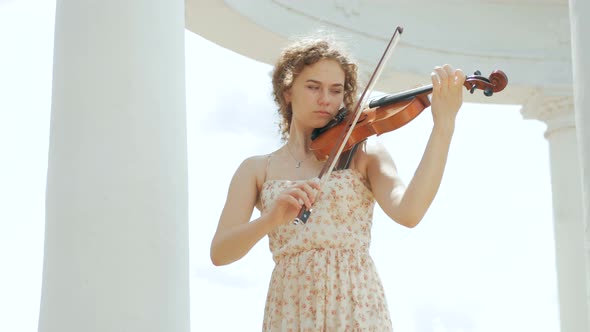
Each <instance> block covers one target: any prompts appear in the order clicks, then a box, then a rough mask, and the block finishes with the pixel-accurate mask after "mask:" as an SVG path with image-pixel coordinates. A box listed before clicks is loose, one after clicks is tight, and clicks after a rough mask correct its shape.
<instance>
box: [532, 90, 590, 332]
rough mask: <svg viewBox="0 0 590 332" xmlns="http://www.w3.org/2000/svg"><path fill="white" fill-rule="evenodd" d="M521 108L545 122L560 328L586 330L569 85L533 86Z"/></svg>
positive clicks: (580, 217) (583, 262) (579, 191)
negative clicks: (559, 86)
mask: <svg viewBox="0 0 590 332" xmlns="http://www.w3.org/2000/svg"><path fill="white" fill-rule="evenodd" d="M521 112H522V114H523V116H524V118H525V119H536V120H541V121H543V122H545V123H546V124H547V131H546V132H545V138H546V139H547V141H548V142H549V155H550V159H551V160H550V162H551V186H552V193H553V218H554V232H555V256H556V257H555V258H556V264H557V282H558V292H559V310H560V321H561V332H588V331H590V325H589V324H588V302H587V296H586V287H587V277H586V257H585V256H586V255H585V249H584V247H585V246H584V244H585V236H584V220H583V212H582V186H581V175H580V167H579V165H580V161H579V158H578V143H577V138H576V128H575V121H574V105H573V97H572V90H571V88H564V89H557V88H556V89H551V90H542V91H538V93H537V94H536V95H534V96H532V98H531V99H530V101H529V102H528V103H527V104H525V105H524V107H523V109H522V111H521Z"/></svg>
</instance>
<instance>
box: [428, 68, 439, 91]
mask: <svg viewBox="0 0 590 332" xmlns="http://www.w3.org/2000/svg"><path fill="white" fill-rule="evenodd" d="M430 79H431V80H432V90H433V93H438V92H440V77H438V75H437V74H436V71H432V72H431V73H430Z"/></svg>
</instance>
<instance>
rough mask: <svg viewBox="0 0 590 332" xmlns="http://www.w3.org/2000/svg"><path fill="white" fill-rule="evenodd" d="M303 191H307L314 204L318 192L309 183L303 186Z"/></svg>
mask: <svg viewBox="0 0 590 332" xmlns="http://www.w3.org/2000/svg"><path fill="white" fill-rule="evenodd" d="M301 189H303V190H304V191H305V193H306V194H307V196H308V197H309V198H310V201H311V202H312V203H313V202H314V201H315V197H316V190H315V189H314V188H312V187H311V185H310V184H308V183H304V184H302V185H301Z"/></svg>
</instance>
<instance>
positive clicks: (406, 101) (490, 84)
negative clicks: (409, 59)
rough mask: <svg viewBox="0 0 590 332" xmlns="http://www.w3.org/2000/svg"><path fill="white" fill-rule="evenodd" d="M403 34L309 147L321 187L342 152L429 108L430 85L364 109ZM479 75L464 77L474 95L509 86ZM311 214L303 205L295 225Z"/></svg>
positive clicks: (500, 77) (497, 77)
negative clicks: (352, 101)
mask: <svg viewBox="0 0 590 332" xmlns="http://www.w3.org/2000/svg"><path fill="white" fill-rule="evenodd" d="M402 32H403V28H402V27H399V26H398V27H397V28H396V29H395V32H394V33H393V35H392V36H391V39H390V40H389V43H388V44H387V47H386V48H385V51H384V52H383V55H382V56H381V59H380V60H379V62H378V63H377V66H376V67H375V70H374V71H373V74H372V75H371V77H370V78H369V81H368V83H367V86H366V87H365V89H364V90H363V92H362V94H361V95H360V97H359V99H358V101H357V103H356V104H355V107H354V109H353V110H352V112H348V110H346V109H344V110H342V112H339V116H337V117H336V119H335V120H334V121H330V123H328V124H327V125H326V126H325V127H323V128H320V129H317V130H315V131H314V132H313V134H312V142H311V147H310V148H311V150H312V151H313V152H314V154H315V156H316V158H317V159H318V160H321V161H325V163H324V166H323V167H322V170H321V171H320V174H319V175H318V178H319V180H320V183H319V185H320V188H321V187H322V186H323V184H324V183H325V181H326V179H327V178H328V177H329V175H330V174H331V172H332V170H333V169H334V167H335V166H336V163H337V161H338V160H339V158H340V156H341V154H342V152H344V151H347V150H351V149H352V148H353V147H354V146H356V144H357V143H360V142H362V141H363V140H365V139H366V138H368V137H369V136H372V135H380V134H382V133H385V132H388V131H392V130H395V129H397V128H400V127H402V126H404V125H405V124H407V123H408V122H410V121H412V120H413V119H414V118H415V117H416V116H418V114H420V113H421V112H422V111H423V110H424V109H425V108H427V107H428V106H430V100H429V99H428V94H429V93H430V92H431V91H432V88H433V87H432V85H427V86H424V87H422V88H417V89H413V90H409V91H406V92H402V93H398V94H395V95H392V96H385V97H382V98H379V99H377V100H372V101H370V102H369V103H368V108H367V109H365V106H364V105H365V102H366V101H367V99H368V97H369V95H370V93H371V91H372V90H373V87H374V86H375V83H376V82H377V79H378V78H379V76H380V75H381V73H382V71H383V68H384V66H385V63H386V62H387V60H388V59H389V57H390V56H391V53H392V50H393V49H394V47H395V45H396V44H397V43H398V42H399V38H400V37H399V36H400V35H401V34H402ZM480 74H481V73H479V72H475V75H474V76H469V77H466V78H465V83H464V86H465V87H466V88H467V89H468V90H469V91H470V92H471V93H473V92H474V91H475V90H477V89H481V90H483V91H484V94H485V95H486V96H491V95H492V94H493V93H495V92H498V91H502V90H503V89H504V88H505V87H506V85H507V84H508V78H507V77H506V74H504V73H503V72H502V71H500V70H496V71H494V72H493V73H492V74H491V75H490V77H489V78H485V77H482V76H480ZM310 214H311V209H307V208H306V207H305V206H302V207H301V210H300V211H299V214H298V215H297V217H296V218H295V220H294V221H293V223H294V224H296V225H297V224H301V223H302V224H305V223H306V222H307V219H308V218H309V216H310Z"/></svg>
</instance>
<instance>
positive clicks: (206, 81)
mask: <svg viewBox="0 0 590 332" xmlns="http://www.w3.org/2000/svg"><path fill="white" fill-rule="evenodd" d="M54 15H55V1H39V0H20V1H15V0H12V1H10V0H8V1H7V0H0V45H2V52H0V269H1V270H0V331H16V332H19V331H36V330H37V319H38V315H39V302H40V294H41V278H42V263H43V232H44V208H45V207H44V200H45V197H44V195H45V176H46V168H47V151H48V138H49V115H50V112H51V74H52V48H53V24H54ZM185 34H186V39H185V40H186V44H185V45H186V89H187V128H188V157H189V228H190V234H189V237H190V271H191V279H190V281H191V320H192V330H193V331H202V330H216V331H217V330H218V331H230V330H237V328H239V330H241V331H257V330H260V327H261V323H262V316H263V309H264V302H265V297H266V291H267V287H268V282H269V280H270V274H271V271H272V268H273V264H274V263H273V261H272V258H271V254H270V252H269V249H268V241H267V240H266V238H265V239H263V240H262V241H260V242H259V243H258V244H257V245H256V246H255V247H254V248H253V249H252V250H251V252H250V253H248V255H247V256H246V257H244V258H243V259H241V260H240V261H238V262H235V263H233V264H231V265H228V266H223V267H215V266H213V265H212V264H211V262H210V260H209V245H210V241H211V238H212V236H213V233H214V231H215V228H216V226H217V221H218V218H219V214H220V212H221V209H222V207H223V204H224V201H225V196H226V194H227V188H228V185H229V181H230V179H231V176H232V175H233V173H234V171H235V170H236V168H237V167H238V165H239V164H240V163H241V161H242V160H243V159H245V158H246V157H249V156H251V155H256V154H266V153H268V152H270V151H273V150H274V149H277V148H279V147H280V139H279V135H278V127H277V121H278V117H277V116H276V115H275V114H276V106H275V105H274V104H273V101H272V98H271V85H270V70H271V67H270V66H269V65H266V64H263V63H259V62H256V61H253V60H250V59H247V58H245V57H243V56H241V55H238V54H236V53H233V52H231V51H229V50H226V49H223V48H221V47H219V46H217V45H215V44H213V43H211V42H209V41H207V40H205V39H203V38H201V37H199V36H198V35H195V34H193V33H191V32H189V31H186V32H185ZM278 51H279V50H277V53H278ZM390 61H395V54H394V56H393V57H392V59H391V60H390ZM440 62H441V63H434V62H433V67H434V66H435V65H439V64H442V63H444V59H440ZM453 65H454V66H455V67H461V66H460V64H453ZM463 69H464V70H465V71H466V72H472V71H473V70H474V69H475V68H463ZM500 69H501V68H500ZM424 74H425V75H424V79H425V84H427V83H428V81H429V73H424ZM484 74H485V73H484ZM507 75H508V76H509V77H510V73H507ZM409 88H410V87H409ZM507 88H510V86H508V87H507ZM385 92H386V93H394V92H396V91H385ZM519 110H520V106H519V105H496V104H475V103H470V102H469V95H468V94H467V93H466V94H465V104H464V106H463V107H462V109H461V111H460V114H459V116H458V119H457V125H456V131H455V134H454V137H453V142H452V145H451V151H450V154H449V160H448V164H447V169H446V172H445V175H444V178H443V181H442V184H441V188H440V190H439V193H438V195H437V197H436V199H435V201H434V203H433V205H432V206H431V208H430V210H429V211H428V213H427V215H426V216H425V218H424V219H423V221H422V222H421V224H420V225H419V226H418V227H416V228H414V229H406V228H404V227H402V226H399V225H397V224H395V223H394V222H393V221H391V220H389V219H388V218H386V217H385V215H384V214H383V212H382V211H381V210H380V209H379V208H378V207H376V210H375V220H374V223H373V232H372V235H373V240H372V244H371V255H372V257H373V260H374V261H375V264H376V266H377V270H378V272H379V274H380V277H381V279H382V282H383V285H384V288H385V292H386V297H387V301H388V304H389V309H390V312H391V316H392V320H393V322H394V328H396V329H397V330H398V331H408V332H427V331H428V332H431V331H432V332H447V331H449V332H450V331H464V332H467V331H469V332H489V331H505V332H516V331H558V330H559V326H558V325H559V324H558V311H557V308H558V307H557V289H556V276H555V273H556V272H555V257H554V241H553V223H552V209H551V187H550V173H549V166H550V165H549V152H548V145H547V141H546V140H545V138H544V137H543V134H544V131H545V125H544V124H543V123H541V122H539V121H534V120H523V118H522V116H521V114H520V112H519ZM431 127H432V117H431V116H430V113H429V109H427V110H425V111H424V112H423V113H422V114H421V115H420V116H419V117H418V118H416V119H415V120H414V121H412V122H411V123H410V124H408V125H407V126H405V127H403V128H401V129H399V130H397V131H395V132H391V133H387V134H384V135H382V136H380V137H377V138H372V139H376V140H379V141H380V142H382V143H383V144H384V145H385V146H386V147H387V148H388V150H389V151H390V153H391V154H392V156H393V158H394V160H395V162H396V164H397V167H398V170H399V172H400V175H401V177H402V178H403V179H404V181H405V182H406V183H408V182H409V181H410V179H411V177H412V175H413V173H414V171H415V169H416V167H417V165H418V163H419V161H420V158H421V156H422V153H423V150H424V147H425V144H426V141H427V140H428V136H429V134H430V130H431ZM210 155H212V156H216V158H217V160H216V161H217V162H216V163H211V164H210V165H208V164H209V163H201V162H199V160H200V159H201V158H202V156H210ZM212 174H214V175H215V176H212ZM197 212H198V213H199V216H197ZM255 216H256V213H254V215H253V217H255ZM228 317H231V319H228Z"/></svg>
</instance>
